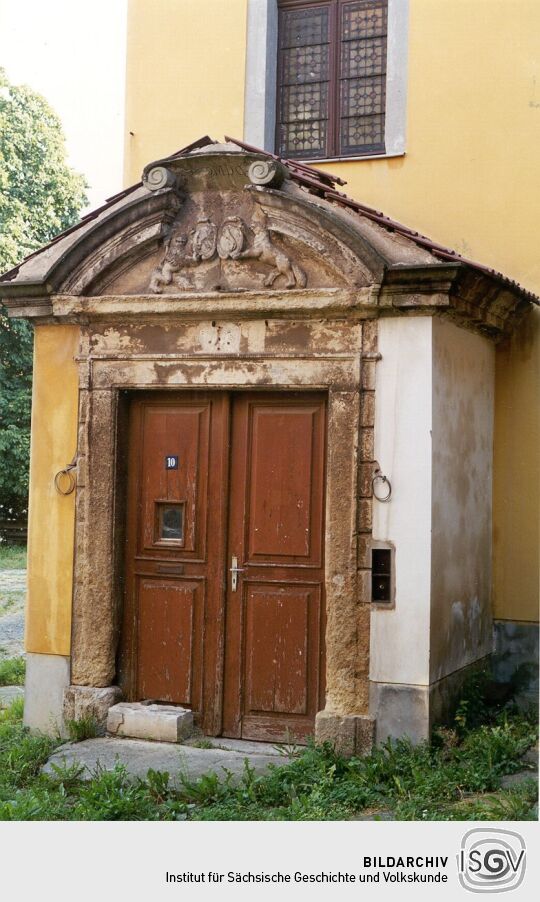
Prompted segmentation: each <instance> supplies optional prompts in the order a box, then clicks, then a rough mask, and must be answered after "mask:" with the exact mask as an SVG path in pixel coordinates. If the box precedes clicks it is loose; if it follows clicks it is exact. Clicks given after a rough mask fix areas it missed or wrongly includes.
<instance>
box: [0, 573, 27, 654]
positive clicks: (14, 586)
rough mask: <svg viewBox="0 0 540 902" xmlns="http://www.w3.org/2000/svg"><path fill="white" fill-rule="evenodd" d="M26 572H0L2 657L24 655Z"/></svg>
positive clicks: (0, 646)
mask: <svg viewBox="0 0 540 902" xmlns="http://www.w3.org/2000/svg"><path fill="white" fill-rule="evenodd" d="M25 599H26V570H0V657H5V658H14V657H17V656H19V655H22V654H23V653H24V649H23V640H24V603H25Z"/></svg>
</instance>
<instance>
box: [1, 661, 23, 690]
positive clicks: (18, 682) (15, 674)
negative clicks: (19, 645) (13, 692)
mask: <svg viewBox="0 0 540 902" xmlns="http://www.w3.org/2000/svg"><path fill="white" fill-rule="evenodd" d="M25 672H26V661H25V659H24V658H6V659H5V660H3V661H2V660H0V686H23V685H24V675H25Z"/></svg>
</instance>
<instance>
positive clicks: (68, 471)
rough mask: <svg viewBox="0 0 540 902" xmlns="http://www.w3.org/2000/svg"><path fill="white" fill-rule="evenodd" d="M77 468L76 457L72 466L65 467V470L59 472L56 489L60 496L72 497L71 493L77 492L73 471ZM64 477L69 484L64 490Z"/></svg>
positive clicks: (56, 477)
mask: <svg viewBox="0 0 540 902" xmlns="http://www.w3.org/2000/svg"><path fill="white" fill-rule="evenodd" d="M76 466H77V459H76V458H75V457H74V458H73V460H72V461H71V463H70V464H68V465H67V467H64V469H63V470H59V471H58V473H57V474H56V476H55V477H54V487H55V489H56V491H57V492H58V494H59V495H71V493H72V492H73V491H74V490H75V486H76V485H77V480H76V479H75V474H74V473H73V470H74V469H75V467H76ZM63 477H67V480H68V484H67V486H66V487H65V488H62V485H61V483H62V479H63Z"/></svg>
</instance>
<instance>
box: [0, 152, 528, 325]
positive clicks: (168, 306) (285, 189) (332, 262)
mask: <svg viewBox="0 0 540 902" xmlns="http://www.w3.org/2000/svg"><path fill="white" fill-rule="evenodd" d="M335 184H336V179H335V178H333V177H331V176H328V175H327V174H324V176H323V174H319V173H318V172H316V171H315V170H313V169H310V168H309V167H305V166H303V164H301V163H293V162H291V161H289V162H283V161H282V160H279V159H277V158H274V157H272V156H271V155H269V154H265V153H263V152H262V151H261V152H258V151H254V150H251V149H249V148H248V147H247V146H240V145H238V144H235V143H232V142H230V141H227V142H226V143H224V144H218V143H215V142H213V141H211V139H208V138H203V139H201V140H200V141H198V142H195V143H194V144H193V145H191V147H189V148H185V149H184V150H183V151H182V152H179V153H178V154H176V155H173V156H171V157H168V158H167V159H163V160H158V161H156V162H154V163H151V164H149V165H148V166H147V167H146V168H145V170H144V172H143V177H142V183H140V184H138V185H133V186H131V187H130V188H127V189H125V190H124V191H121V192H120V193H119V194H118V195H116V196H115V197H113V198H111V199H110V200H109V201H108V202H107V203H106V204H105V205H104V206H103V207H101V208H99V209H98V210H96V211H94V212H92V213H90V214H88V216H86V217H84V218H83V219H82V220H81V222H80V223H79V224H77V225H76V226H74V227H73V228H71V229H68V230H67V231H66V232H64V233H63V234H62V235H60V236H58V237H57V238H55V239H53V240H52V241H51V242H50V244H49V245H46V246H45V247H44V248H42V249H41V250H40V251H38V252H36V253H34V254H31V255H30V256H29V257H28V258H27V259H26V260H24V261H23V262H22V263H21V264H20V265H19V266H17V267H15V268H14V269H12V270H10V271H9V272H8V273H6V274H5V275H4V276H3V277H2V279H0V297H1V298H2V299H3V302H4V303H5V304H6V306H7V307H8V309H9V311H10V315H14V316H29V317H35V318H36V319H37V318H39V319H41V321H45V320H46V319H47V317H50V316H53V315H54V316H55V317H57V316H59V315H65V316H70V317H77V316H79V315H83V311H84V310H87V309H88V310H90V308H91V309H92V310H93V314H92V315H96V316H99V315H101V314H100V309H102V311H103V315H109V314H106V313H105V308H107V304H109V305H110V304H111V303H112V304H113V308H114V311H115V312H118V313H119V314H121V313H122V311H125V312H126V315H128V312H127V311H128V310H131V311H132V313H133V312H134V311H135V312H136V311H138V310H142V306H144V309H145V311H146V314H148V315H159V316H166V315H169V313H172V312H173V311H176V312H177V311H178V310H179V309H180V307H182V305H183V307H182V309H187V308H189V309H191V308H192V307H193V309H195V310H198V309H199V308H198V306H197V305H198V303H199V301H198V300H197V298H201V297H204V298H206V299H209V300H210V302H211V303H214V304H215V305H219V300H218V297H217V293H218V292H219V293H221V294H222V297H223V298H226V299H228V300H227V301H226V303H227V304H228V305H229V306H230V305H231V303H232V300H234V304H236V307H237V308H238V309H241V308H242V309H243V307H242V304H243V302H244V300H245V302H246V304H248V306H249V305H250V304H253V303H254V301H253V299H254V298H255V299H256V301H255V303H256V304H257V310H264V309H266V308H268V309H271V308H273V305H275V304H277V307H279V309H280V310H281V308H282V306H283V305H284V304H285V305H286V309H287V310H293V309H295V305H297V302H299V299H300V298H302V303H304V304H306V303H307V304H308V306H310V309H313V310H315V309H318V305H319V304H320V303H321V298H324V297H326V296H327V295H328V291H330V292H336V291H337V292H341V291H342V289H345V291H344V292H343V297H346V298H347V303H349V300H350V299H351V298H352V299H353V302H354V303H355V304H357V303H361V298H363V299H364V301H362V303H363V302H366V303H367V301H366V300H365V299H366V298H368V300H369V308H370V310H372V309H373V308H374V307H375V308H376V309H377V311H378V312H379V313H383V314H384V315H386V314H388V315H395V313H396V311H399V312H400V313H404V312H414V311H415V309H416V308H421V309H422V310H423V311H424V312H425V311H427V310H432V311H437V312H439V311H442V312H443V313H444V315H451V316H453V317H454V318H455V319H456V320H457V321H458V322H460V324H466V325H468V326H470V327H471V328H474V329H478V330H480V331H483V333H484V334H489V335H493V336H494V337H495V338H497V337H499V336H500V335H502V334H504V333H505V332H508V331H510V330H511V328H512V327H513V325H514V324H515V322H517V321H518V319H519V317H520V316H521V315H523V313H524V312H525V311H526V310H527V309H528V307H529V305H530V303H531V301H532V302H535V301H536V299H535V298H533V297H532V296H531V295H529V294H528V293H527V292H525V291H524V290H523V289H521V288H520V287H519V286H517V285H514V284H513V283H512V282H511V281H510V280H508V279H505V278H504V277H503V276H501V275H499V274H497V273H493V272H491V271H490V270H487V269H486V268H485V267H481V266H480V265H478V264H474V263H471V262H469V261H465V260H461V258H459V257H458V256H457V255H454V254H453V253H452V252H451V251H448V250H445V249H444V248H441V247H439V246H437V245H432V244H431V243H430V242H429V240H428V239H425V238H422V236H419V235H417V233H416V232H412V231H411V230H410V229H407V228H406V227H405V226H401V225H400V224H399V223H395V222H393V221H392V220H389V219H388V218H387V217H384V216H383V214H380V213H377V211H375V210H372V209H370V208H369V207H364V206H363V205H362V204H359V203H357V202H355V201H353V200H351V198H347V196H346V195H344V194H340V193H339V192H338V191H337V190H336V189H335ZM306 289H307V291H306ZM242 292H245V295H244V296H242V294H241V293H242ZM270 292H271V293H272V297H270V296H269V293H270ZM295 292H298V293H297V295H296V297H295V298H292V297H291V295H294V294H295ZM265 294H266V299H265V297H264V296H265ZM232 295H235V297H234V298H232V299H231V296H232ZM93 298H95V299H96V302H94V301H93ZM115 298H116V299H118V300H117V301H115V300H114V299H115ZM122 298H123V300H121V299H122ZM130 298H131V299H132V300H133V301H134V304H132V303H131V300H130ZM52 299H54V300H52ZM78 299H81V300H80V303H79V300H78ZM111 299H113V300H112V301H111ZM101 301H103V303H102V305H101V308H100V302H101ZM135 302H136V303H135ZM118 304H119V305H120V307H118ZM137 305H138V306H137ZM141 305H142V306H141ZM280 305H281V306H280ZM233 306H234V305H233ZM53 308H54V310H53ZM60 308H61V309H62V310H64V313H63V314H60V313H59V311H60ZM107 309H108V308H107ZM235 309H236V308H235ZM250 309H252V308H251V307H250ZM276 309H277V308H276ZM77 311H78V312H77ZM111 315H112V314H111ZM129 315H131V314H129ZM134 315H135V314H134Z"/></svg>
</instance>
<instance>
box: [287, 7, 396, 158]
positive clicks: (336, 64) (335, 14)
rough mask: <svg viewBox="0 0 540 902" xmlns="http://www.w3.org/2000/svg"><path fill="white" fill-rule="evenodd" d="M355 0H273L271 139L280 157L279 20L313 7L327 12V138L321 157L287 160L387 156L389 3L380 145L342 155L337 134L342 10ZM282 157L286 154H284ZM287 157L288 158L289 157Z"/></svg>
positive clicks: (369, 145) (367, 146)
mask: <svg viewBox="0 0 540 902" xmlns="http://www.w3.org/2000/svg"><path fill="white" fill-rule="evenodd" d="M354 2H355V0H277V3H276V13H277V17H278V22H277V48H276V89H275V136H274V148H273V150H274V152H275V153H276V154H279V153H280V144H281V141H280V138H281V126H282V120H281V115H280V114H281V96H282V95H281V88H282V85H283V79H282V61H281V59H280V56H281V47H280V37H279V36H280V24H281V23H280V16H281V13H282V12H283V11H287V10H305V9H314V8H316V7H317V6H326V7H328V8H329V29H328V30H329V37H330V40H329V60H328V73H329V78H328V107H327V109H328V118H327V120H326V121H327V134H326V142H325V145H326V146H325V152H324V154H323V155H322V156H321V155H318V156H317V155H307V156H294V157H291V159H298V160H305V161H306V162H312V161H319V162H323V161H326V160H328V161H331V160H345V159H353V160H358V159H362V158H364V157H385V156H389V155H390V154H388V153H387V141H386V138H387V128H386V126H387V115H388V75H389V60H388V57H389V48H390V40H389V38H390V34H389V31H390V12H391V5H392V0H385V2H386V36H385V39H386V57H385V67H384V73H383V74H384V95H385V96H384V112H383V116H384V121H383V140H382V141H381V142H377V143H373V144H366V145H365V146H364V147H365V149H362V150H358V151H356V150H355V151H354V152H352V153H351V152H347V151H346V152H345V153H342V151H341V148H342V134H341V122H342V117H341V115H340V113H341V85H342V81H343V78H342V76H341V65H340V64H341V56H342V55H341V48H342V45H343V43H344V41H343V38H342V36H341V35H342V32H341V28H342V24H341V23H342V10H343V8H344V7H345V6H347V5H348V4H352V3H354ZM284 156H286V154H284ZM289 156H290V155H289Z"/></svg>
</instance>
